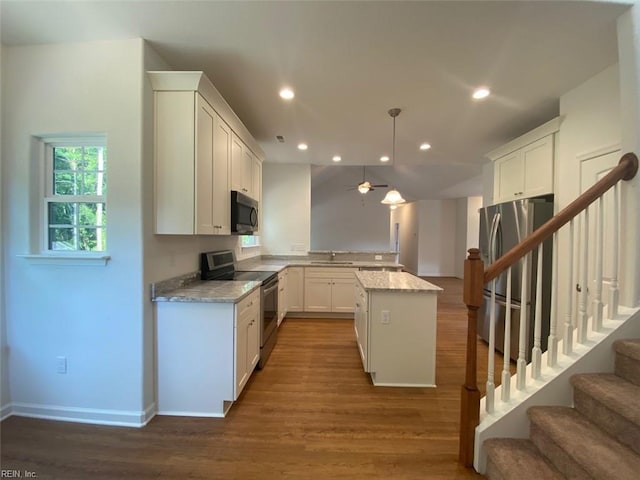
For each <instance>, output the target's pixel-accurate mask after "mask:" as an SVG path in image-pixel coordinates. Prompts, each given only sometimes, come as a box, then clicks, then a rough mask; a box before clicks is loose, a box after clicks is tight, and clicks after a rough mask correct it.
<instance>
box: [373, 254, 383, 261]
mask: <svg viewBox="0 0 640 480" xmlns="http://www.w3.org/2000/svg"><path fill="white" fill-rule="evenodd" d="M373 258H375V259H376V260H382V255H376V256H375V257H373Z"/></svg>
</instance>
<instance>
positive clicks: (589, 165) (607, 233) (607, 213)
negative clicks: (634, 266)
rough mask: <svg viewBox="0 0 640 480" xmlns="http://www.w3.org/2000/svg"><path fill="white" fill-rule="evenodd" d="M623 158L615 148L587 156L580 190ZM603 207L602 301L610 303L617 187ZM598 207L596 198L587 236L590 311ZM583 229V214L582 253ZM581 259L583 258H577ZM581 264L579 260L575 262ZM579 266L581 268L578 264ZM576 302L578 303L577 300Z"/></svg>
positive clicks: (579, 243) (579, 241)
mask: <svg viewBox="0 0 640 480" xmlns="http://www.w3.org/2000/svg"><path fill="white" fill-rule="evenodd" d="M619 160H620V150H612V151H609V152H607V153H599V154H595V155H594V156H591V157H589V158H586V159H585V160H583V161H582V162H581V164H580V193H583V192H584V191H586V190H587V189H588V188H589V187H591V186H592V185H593V184H594V183H596V182H597V181H598V180H600V179H601V178H602V177H604V176H605V175H606V174H607V173H609V171H610V170H611V169H612V168H614V167H615V166H616V165H617V164H618V162H619ZM603 202H604V204H603V210H604V225H603V227H604V230H603V231H604V235H603V241H604V244H603V249H602V250H603V252H604V254H603V258H604V262H603V266H602V279H603V282H604V284H605V286H603V294H602V302H603V303H607V299H608V296H607V295H606V292H605V288H606V285H607V284H608V283H610V281H611V278H612V276H613V258H612V256H611V255H607V252H611V250H612V246H613V238H614V237H613V228H612V221H613V215H614V189H613V188H612V189H610V190H609V191H608V192H607V193H605V195H604V196H603ZM597 212H598V207H597V201H596V202H594V203H593V204H592V205H591V207H589V238H588V252H589V253H588V263H587V269H588V270H587V272H588V278H589V281H588V290H587V291H588V303H587V305H588V309H589V310H588V312H589V315H590V314H591V303H592V300H593V292H594V291H595V284H594V281H595V260H596V232H597V230H596V229H597V228H598V226H597V222H598V216H597ZM582 232H583V228H582V217H581V220H580V229H579V230H577V231H576V236H577V246H578V249H577V252H582V244H583V242H584V240H583V233H582ZM578 258H580V257H578ZM576 263H578V264H579V263H580V262H576ZM577 268H578V269H579V268H580V267H579V266H577ZM576 273H577V275H578V276H577V277H575V278H577V281H576V282H575V283H576V284H578V285H579V287H580V288H582V285H581V283H582V272H581V271H580V270H578V272H576ZM574 304H575V305H577V303H574Z"/></svg>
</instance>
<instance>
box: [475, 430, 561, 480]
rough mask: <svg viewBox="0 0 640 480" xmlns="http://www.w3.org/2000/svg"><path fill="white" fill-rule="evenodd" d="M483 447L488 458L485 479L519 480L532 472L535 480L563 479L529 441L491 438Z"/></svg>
mask: <svg viewBox="0 0 640 480" xmlns="http://www.w3.org/2000/svg"><path fill="white" fill-rule="evenodd" d="M484 446H485V448H486V452H487V455H488V458H489V463H488V465H487V478H489V479H491V480H521V479H522V478H525V476H526V475H527V474H529V473H534V472H535V478H536V480H563V479H564V477H563V476H562V475H561V474H560V472H558V471H557V470H556V469H555V468H554V467H553V466H552V465H551V464H550V463H549V462H547V460H545V458H544V457H543V456H542V454H541V453H540V452H539V451H538V449H537V448H536V446H535V445H534V444H533V443H532V442H531V440H528V439H524V438H491V439H489V440H486V441H485V442H484Z"/></svg>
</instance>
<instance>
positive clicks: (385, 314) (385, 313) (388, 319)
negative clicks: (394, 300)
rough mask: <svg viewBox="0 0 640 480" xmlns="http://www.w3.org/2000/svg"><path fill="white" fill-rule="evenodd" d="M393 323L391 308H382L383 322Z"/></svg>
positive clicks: (386, 323)
mask: <svg viewBox="0 0 640 480" xmlns="http://www.w3.org/2000/svg"><path fill="white" fill-rule="evenodd" d="M389 323H391V315H390V312H389V310H382V324H383V325H389Z"/></svg>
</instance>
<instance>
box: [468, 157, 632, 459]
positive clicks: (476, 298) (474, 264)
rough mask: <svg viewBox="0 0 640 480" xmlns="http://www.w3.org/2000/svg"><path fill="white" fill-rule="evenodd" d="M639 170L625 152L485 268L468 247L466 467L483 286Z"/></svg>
mask: <svg viewBox="0 0 640 480" xmlns="http://www.w3.org/2000/svg"><path fill="white" fill-rule="evenodd" d="M637 171H638V157H637V156H636V155H635V154H634V153H625V154H624V155H623V156H622V157H621V158H620V161H619V162H618V165H616V166H615V167H614V168H613V169H611V171H610V172H609V173H607V175H605V176H604V177H603V178H601V179H600V180H599V181H598V182H596V183H595V184H594V185H593V186H592V187H591V188H589V189H588V190H587V191H585V192H584V193H582V194H581V195H580V196H579V197H578V198H576V199H575V200H574V201H573V202H571V203H570V204H569V205H567V206H566V207H565V208H564V209H562V210H561V211H560V212H558V213H557V214H556V215H554V216H553V217H552V218H551V219H550V220H548V221H547V222H546V223H544V224H543V225H542V226H541V227H539V228H538V229H536V230H535V231H534V232H532V233H531V234H530V235H529V236H527V237H526V238H525V239H524V240H522V241H521V242H520V243H518V244H517V245H516V246H514V247H513V248H511V249H510V250H509V251H508V252H507V253H505V254H504V255H502V256H501V257H500V258H498V259H497V260H496V261H495V262H493V263H492V264H491V265H489V266H488V267H487V268H486V269H485V268H484V263H483V262H482V260H481V259H480V251H479V250H478V249H477V248H471V249H469V252H468V253H469V256H468V257H467V259H466V260H465V262H464V287H463V301H464V303H465V305H466V306H467V319H468V325H467V352H466V353H467V359H466V370H465V383H464V385H462V392H461V398H460V400H461V402H460V450H459V456H458V459H459V461H460V463H462V464H463V465H464V466H466V467H471V466H473V457H474V443H475V429H476V427H477V426H478V425H479V423H480V391H479V390H478V385H477V366H476V356H477V348H476V344H477V320H478V310H479V309H480V307H481V306H482V301H483V295H482V290H483V286H484V285H485V284H486V283H488V282H490V281H491V280H493V279H495V278H496V277H498V275H500V274H501V273H502V272H504V271H505V270H507V269H508V268H509V267H510V266H511V265H513V264H514V263H516V262H517V261H518V260H520V259H521V258H522V257H524V256H525V255H527V254H528V253H529V252H531V251H532V250H533V249H535V248H537V247H538V246H539V245H540V244H541V243H542V242H544V241H545V240H546V239H547V238H549V237H550V236H551V235H553V234H554V233H555V232H557V231H558V230H559V229H560V228H561V227H562V226H563V225H565V224H567V223H568V222H570V221H571V220H572V219H573V218H575V217H576V216H578V214H580V213H581V212H582V211H584V210H586V209H587V207H589V205H591V204H592V203H593V202H594V201H595V200H597V199H598V198H599V197H600V196H602V195H603V194H604V193H605V192H607V190H609V189H610V188H611V187H613V186H614V185H615V184H616V183H618V182H619V181H621V180H631V179H632V178H633V177H634V176H635V175H636V173H637Z"/></svg>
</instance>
